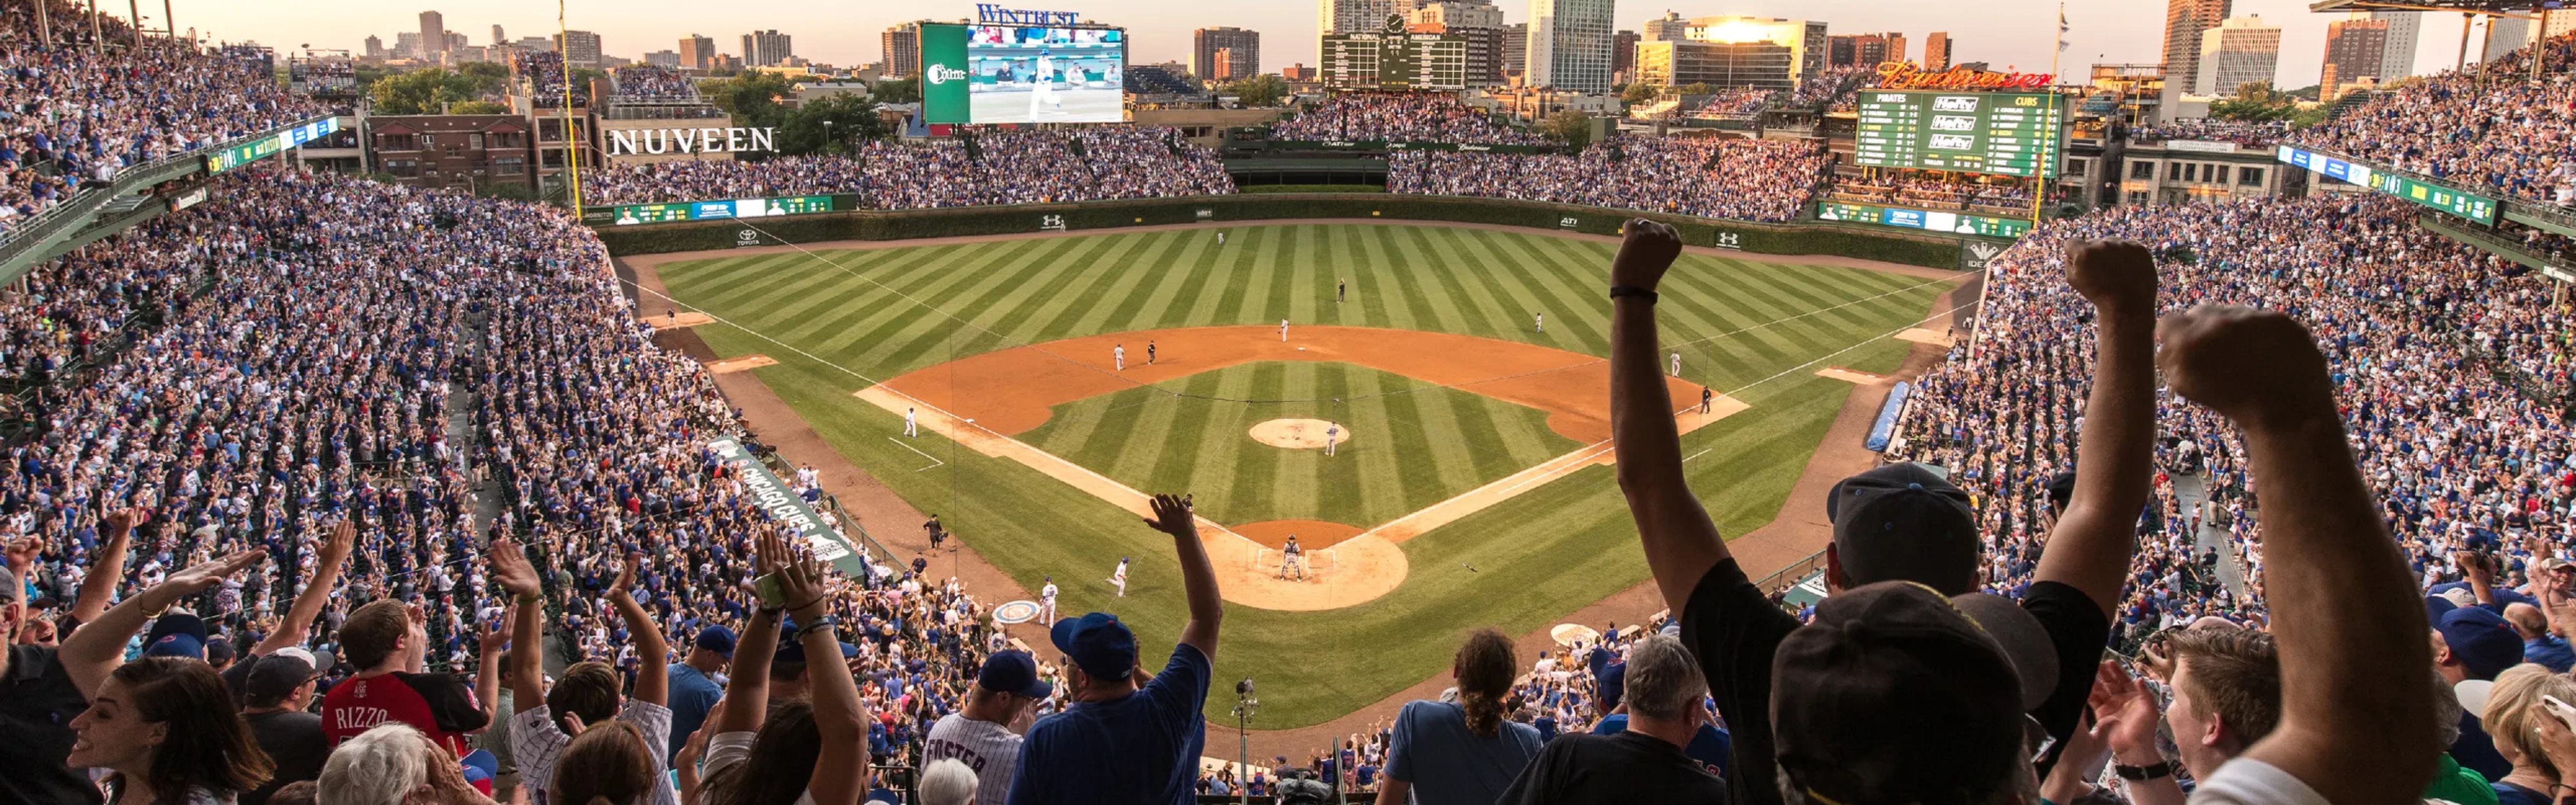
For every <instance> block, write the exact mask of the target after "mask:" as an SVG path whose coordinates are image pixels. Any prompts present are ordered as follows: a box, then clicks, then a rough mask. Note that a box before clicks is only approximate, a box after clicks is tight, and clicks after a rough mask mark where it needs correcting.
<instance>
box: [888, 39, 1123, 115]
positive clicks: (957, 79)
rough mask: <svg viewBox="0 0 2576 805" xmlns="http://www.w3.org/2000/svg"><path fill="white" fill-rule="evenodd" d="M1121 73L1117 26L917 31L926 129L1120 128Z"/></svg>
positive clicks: (1121, 111)
mask: <svg viewBox="0 0 2576 805" xmlns="http://www.w3.org/2000/svg"><path fill="white" fill-rule="evenodd" d="M1126 74H1127V32H1126V30H1124V29H1120V28H1066V27H1033V26H1017V25H924V26H921V76H922V94H921V97H922V114H923V118H922V119H923V120H924V121H926V122H930V123H971V124H976V125H985V124H993V123H1118V122H1122V121H1124V120H1126V118H1127V114H1126V101H1127V93H1126V90H1125V82H1126Z"/></svg>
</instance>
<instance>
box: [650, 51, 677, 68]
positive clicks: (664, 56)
mask: <svg viewBox="0 0 2576 805" xmlns="http://www.w3.org/2000/svg"><path fill="white" fill-rule="evenodd" d="M644 63H645V64H650V65H653V66H655V67H670V68H674V69H677V68H678V67H679V66H680V52H679V51H676V50H656V51H653V52H651V53H647V54H644Z"/></svg>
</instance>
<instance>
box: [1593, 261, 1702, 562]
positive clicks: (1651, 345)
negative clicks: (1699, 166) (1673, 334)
mask: <svg viewBox="0 0 2576 805" xmlns="http://www.w3.org/2000/svg"><path fill="white" fill-rule="evenodd" d="M1681 253H1682V238H1681V235H1680V234H1679V233H1676V232H1674V231H1673V228H1672V227H1669V226H1665V225H1663V224H1659V223H1656V222H1653V221H1649V220H1646V219H1643V218H1639V219H1636V220H1632V221H1629V222H1628V240H1627V242H1626V243H1622V244H1620V245H1619V256H1618V257H1616V258H1613V259H1612V260H1611V261H1610V293H1611V297H1610V443H1611V444H1612V445H1613V446H1614V448H1615V449H1616V450H1618V455H1619V464H1618V467H1619V491H1620V492H1621V493H1623V494H1625V495H1627V497H1628V516H1629V517H1630V518H1633V519H1635V520H1636V521H1637V537H1638V538H1639V539H1641V540H1644V541H1645V544H1646V566H1647V567H1649V568H1652V569H1654V571H1655V587H1656V588H1657V589H1660V590H1662V591H1663V593H1664V603H1665V605H1666V606H1670V607H1672V610H1673V611H1674V612H1680V611H1682V610H1683V609H1685V608H1688V607H1689V605H1690V596H1691V591H1692V590H1694V589H1697V588H1698V587H1699V580H1700V577H1702V576H1706V575H1708V569H1709V568H1711V567H1714V566H1716V565H1717V563H1719V562H1723V561H1726V559H1727V557H1728V556H1729V554H1728V553H1727V552H1726V540H1725V538H1723V537H1721V536H1719V535H1718V533H1717V523H1716V522H1714V521H1712V520H1710V519H1708V510H1707V509H1704V508H1701V507H1700V505H1699V498H1696V497H1692V496H1691V490H1690V483H1689V482H1688V481H1687V480H1685V479H1684V478H1683V477H1682V437H1681V430H1680V429H1679V428H1677V427H1675V426H1674V424H1673V400H1672V396H1671V395H1670V394H1668V393H1666V392H1665V390H1664V373H1663V371H1662V370H1661V368H1660V367H1659V366H1658V365H1657V364H1656V362H1655V360H1656V358H1657V357H1658V355H1657V354H1656V353H1657V352H1658V351H1659V350H1660V347H1659V346H1658V345H1657V344H1656V334H1655V301H1656V297H1655V295H1654V293H1655V286H1656V285H1657V284H1658V283H1661V282H1663V279H1664V272H1665V271H1666V270H1668V269H1670V268H1672V266H1673V258H1676V257H1679V256H1681Z"/></svg>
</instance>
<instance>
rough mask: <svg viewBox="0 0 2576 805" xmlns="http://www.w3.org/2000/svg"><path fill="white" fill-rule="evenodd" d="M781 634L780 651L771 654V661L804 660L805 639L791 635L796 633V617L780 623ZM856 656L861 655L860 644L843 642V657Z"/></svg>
mask: <svg viewBox="0 0 2576 805" xmlns="http://www.w3.org/2000/svg"><path fill="white" fill-rule="evenodd" d="M779 634H780V636H781V639H780V640H779V641H778V652H777V653H776V654H772V655H770V658H769V661H770V662H804V661H805V641H802V640H797V639H794V638H793V637H790V636H791V635H794V634H796V621H795V620H794V619H786V620H782V621H781V622H780V624H779ZM856 656H859V647H858V646H853V645H850V644H848V643H842V644H841V659H845V660H846V659H849V658H851V657H856Z"/></svg>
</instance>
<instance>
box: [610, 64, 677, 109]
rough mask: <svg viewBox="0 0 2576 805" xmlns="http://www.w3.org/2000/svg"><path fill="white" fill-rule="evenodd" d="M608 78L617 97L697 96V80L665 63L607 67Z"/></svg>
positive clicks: (673, 98)
mask: <svg viewBox="0 0 2576 805" xmlns="http://www.w3.org/2000/svg"><path fill="white" fill-rule="evenodd" d="M608 78H609V80H610V81H611V82H613V83H614V84H615V86H616V88H617V93H616V95H615V97H616V98H618V99H621V100H642V101H695V100H699V95H698V84H697V81H696V80H695V79H692V78H690V77H688V76H686V75H682V74H681V73H680V71H678V70H674V69H671V68H668V67H662V66H659V65H652V64H630V65H626V66H624V67H615V68H610V69H609V71H608Z"/></svg>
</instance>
